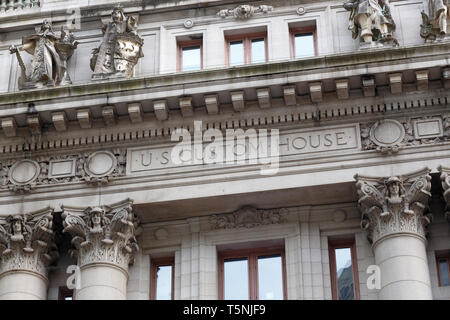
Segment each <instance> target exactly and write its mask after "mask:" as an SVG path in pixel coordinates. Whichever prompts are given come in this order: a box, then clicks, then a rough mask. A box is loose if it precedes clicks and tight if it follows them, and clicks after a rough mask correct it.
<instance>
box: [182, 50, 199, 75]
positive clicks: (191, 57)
mask: <svg viewBox="0 0 450 320" xmlns="http://www.w3.org/2000/svg"><path fill="white" fill-rule="evenodd" d="M181 59H182V68H181V71H193V70H200V68H201V48H200V46H193V47H185V48H183V50H182V57H181Z"/></svg>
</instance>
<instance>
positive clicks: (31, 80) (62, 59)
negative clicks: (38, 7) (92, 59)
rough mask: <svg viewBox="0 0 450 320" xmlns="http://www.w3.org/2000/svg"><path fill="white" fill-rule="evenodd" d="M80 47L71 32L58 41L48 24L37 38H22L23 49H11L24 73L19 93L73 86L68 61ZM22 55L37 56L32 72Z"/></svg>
mask: <svg viewBox="0 0 450 320" xmlns="http://www.w3.org/2000/svg"><path fill="white" fill-rule="evenodd" d="M77 45H78V43H77V42H76V41H75V38H74V36H73V33H72V32H71V31H68V32H65V31H64V30H63V29H62V28H61V35H60V36H59V37H57V36H56V34H55V33H54V32H53V29H52V25H51V23H50V22H49V21H48V20H44V22H43V23H42V26H41V27H40V29H39V31H38V32H37V33H36V34H33V35H30V36H27V37H24V38H22V45H21V46H19V47H16V46H11V47H10V48H9V50H10V52H11V54H16V56H17V60H18V61H19V65H20V68H21V70H22V72H21V77H20V78H19V89H33V88H42V87H49V86H59V85H66V84H71V83H72V81H71V80H70V77H69V74H68V72H67V61H68V60H69V59H70V57H71V56H72V55H73V53H74V51H75V49H76V48H77ZM19 51H25V52H27V53H29V54H31V55H32V56H33V58H32V60H31V66H30V68H29V69H28V70H27V67H26V66H25V63H24V62H23V60H22V57H21V55H20V52H19Z"/></svg>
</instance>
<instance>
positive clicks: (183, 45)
mask: <svg viewBox="0 0 450 320" xmlns="http://www.w3.org/2000/svg"><path fill="white" fill-rule="evenodd" d="M196 46H200V70H203V35H202V36H201V39H196V40H186V41H177V72H194V71H200V70H189V71H183V49H184V48H189V47H196Z"/></svg>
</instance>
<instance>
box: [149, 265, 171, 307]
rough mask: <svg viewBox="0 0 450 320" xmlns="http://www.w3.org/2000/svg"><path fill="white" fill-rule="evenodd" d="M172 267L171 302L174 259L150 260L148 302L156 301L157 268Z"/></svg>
mask: <svg viewBox="0 0 450 320" xmlns="http://www.w3.org/2000/svg"><path fill="white" fill-rule="evenodd" d="M168 266H171V267H172V275H171V278H172V280H171V300H175V257H166V258H154V259H151V260H150V300H157V299H156V290H157V288H156V286H157V279H156V276H157V271H158V268H159V267H168Z"/></svg>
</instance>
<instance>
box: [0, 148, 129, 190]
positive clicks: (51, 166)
mask: <svg viewBox="0 0 450 320" xmlns="http://www.w3.org/2000/svg"><path fill="white" fill-rule="evenodd" d="M126 152H127V151H126V149H115V150H112V151H97V152H93V153H87V152H85V153H79V154H74V155H63V156H53V157H52V156H50V157H46V158H41V159H39V161H35V160H30V159H25V160H19V161H16V162H13V161H8V162H5V163H0V189H2V188H3V189H9V190H11V191H14V192H21V193H25V192H30V191H32V190H33V189H34V188H36V186H39V185H49V184H64V183H72V182H83V181H84V182H87V183H90V184H106V183H108V182H109V181H111V180H112V179H114V178H116V177H121V176H124V175H125V167H126Z"/></svg>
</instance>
